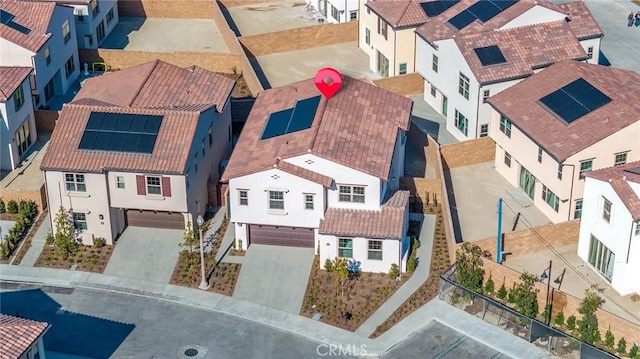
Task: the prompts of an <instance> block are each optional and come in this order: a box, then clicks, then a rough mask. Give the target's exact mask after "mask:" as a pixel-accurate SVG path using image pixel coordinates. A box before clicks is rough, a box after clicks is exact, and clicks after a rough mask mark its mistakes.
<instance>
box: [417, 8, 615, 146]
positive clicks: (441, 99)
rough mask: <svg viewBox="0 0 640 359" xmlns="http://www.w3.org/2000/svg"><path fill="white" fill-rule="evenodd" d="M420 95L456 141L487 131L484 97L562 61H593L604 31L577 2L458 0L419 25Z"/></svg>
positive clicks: (418, 65)
mask: <svg viewBox="0 0 640 359" xmlns="http://www.w3.org/2000/svg"><path fill="white" fill-rule="evenodd" d="M416 33H417V35H418V37H417V40H416V41H417V43H416V58H417V60H416V63H417V65H416V66H417V72H418V73H419V74H420V75H421V76H422V77H423V78H424V100H425V101H426V102H427V103H428V104H429V105H431V107H433V108H434V109H436V110H437V111H438V112H440V113H441V114H442V115H443V116H445V117H446V128H447V131H448V132H450V133H451V134H453V135H454V136H455V137H456V138H457V139H458V140H460V141H464V140H468V139H473V138H478V137H484V136H487V135H488V133H489V123H490V117H491V108H490V106H489V105H488V104H486V101H487V99H488V98H489V97H490V96H493V95H495V94H497V93H499V92H500V91H503V90H504V89H506V88H509V87H510V86H513V85H514V84H516V83H518V82H519V81H522V79H524V78H527V77H529V76H531V75H533V74H534V73H537V72H539V71H541V70H542V69H544V68H546V67H548V66H549V65H551V64H553V63H556V62H558V61H561V60H565V59H570V60H581V61H587V62H590V63H597V62H598V55H599V51H600V39H601V38H602V36H603V33H602V30H601V29H600V27H599V26H598V24H597V23H596V21H595V20H594V19H593V16H591V14H590V12H589V10H588V9H587V7H586V5H585V4H584V3H582V2H580V1H578V2H572V3H566V4H562V5H556V4H552V3H550V2H549V1H546V0H539V1H536V0H520V1H516V0H512V1H511V0H510V1H503V0H500V1H490V0H487V1H478V0H462V1H460V2H458V3H456V4H455V5H454V6H452V7H451V8H449V9H448V10H446V11H445V12H443V13H442V14H441V15H439V16H437V17H435V18H433V19H430V20H429V21H427V22H426V23H425V24H424V25H422V26H420V27H419V28H418V29H417V30H416Z"/></svg>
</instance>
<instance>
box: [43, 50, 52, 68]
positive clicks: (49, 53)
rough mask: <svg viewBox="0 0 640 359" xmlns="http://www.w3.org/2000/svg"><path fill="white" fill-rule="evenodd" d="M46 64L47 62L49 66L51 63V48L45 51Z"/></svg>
mask: <svg viewBox="0 0 640 359" xmlns="http://www.w3.org/2000/svg"><path fill="white" fill-rule="evenodd" d="M44 62H46V64H47V65H49V64H50V63H51V50H50V49H49V46H47V47H46V48H45V49H44Z"/></svg>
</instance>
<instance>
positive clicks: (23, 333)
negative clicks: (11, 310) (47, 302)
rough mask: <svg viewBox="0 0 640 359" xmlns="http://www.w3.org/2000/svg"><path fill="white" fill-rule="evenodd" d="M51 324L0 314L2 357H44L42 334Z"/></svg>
mask: <svg viewBox="0 0 640 359" xmlns="http://www.w3.org/2000/svg"><path fill="white" fill-rule="evenodd" d="M49 329H51V325H49V324H48V323H45V322H38V321H35V320H31V319H26V318H21V317H17V316H16V317H14V316H12V315H6V314H0V342H1V343H2V351H1V352H0V355H2V358H11V359H13V358H16V359H36V358H38V359H40V358H42V359H45V358H46V355H45V349H44V335H45V334H46V333H47V331H49Z"/></svg>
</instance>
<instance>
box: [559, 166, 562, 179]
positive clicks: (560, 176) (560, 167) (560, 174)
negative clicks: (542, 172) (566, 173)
mask: <svg viewBox="0 0 640 359" xmlns="http://www.w3.org/2000/svg"><path fill="white" fill-rule="evenodd" d="M558 179H559V180H562V163H558Z"/></svg>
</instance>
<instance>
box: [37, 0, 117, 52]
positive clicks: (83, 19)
mask: <svg viewBox="0 0 640 359" xmlns="http://www.w3.org/2000/svg"><path fill="white" fill-rule="evenodd" d="M48 1H55V2H56V3H58V4H61V5H67V6H70V7H73V14H74V18H75V23H76V39H77V41H78V48H80V49H97V48H98V46H99V45H100V43H101V42H102V40H104V39H105V38H106V37H107V36H109V34H110V33H111V31H112V30H113V29H115V27H116V25H117V24H118V19H119V16H118V2H117V1H116V0H48Z"/></svg>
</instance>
